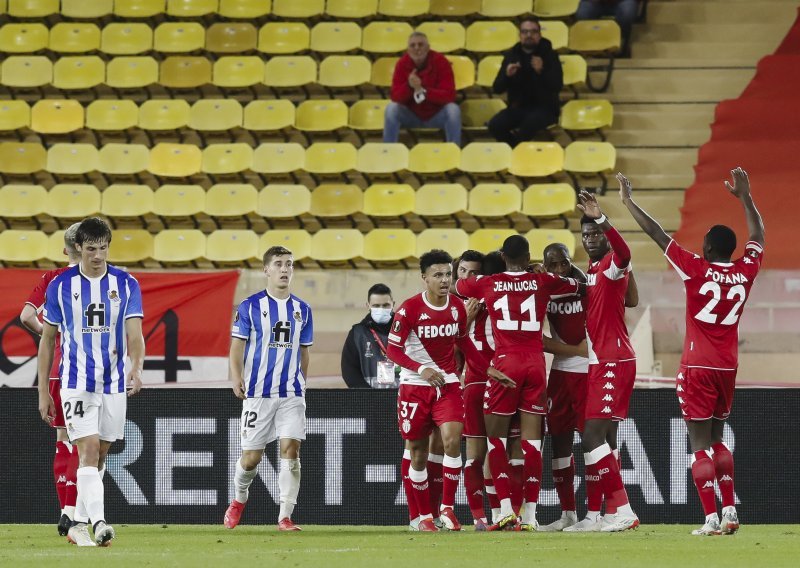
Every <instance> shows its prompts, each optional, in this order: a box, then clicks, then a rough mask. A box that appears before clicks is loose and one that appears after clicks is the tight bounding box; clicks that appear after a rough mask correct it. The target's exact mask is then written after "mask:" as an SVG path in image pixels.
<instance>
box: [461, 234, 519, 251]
mask: <svg viewBox="0 0 800 568" xmlns="http://www.w3.org/2000/svg"><path fill="white" fill-rule="evenodd" d="M518 234H519V233H518V232H517V231H515V230H514V229H478V230H477V231H475V232H474V233H472V234H471V235H470V236H469V248H471V249H473V250H476V251H478V252H482V253H483V254H486V253H489V252H492V251H496V250H500V247H502V246H503V241H505V240H506V239H507V238H508V237H510V236H512V235H518Z"/></svg>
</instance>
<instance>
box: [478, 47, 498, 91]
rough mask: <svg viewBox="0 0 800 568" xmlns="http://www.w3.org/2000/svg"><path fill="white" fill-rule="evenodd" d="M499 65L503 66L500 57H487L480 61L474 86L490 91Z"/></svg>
mask: <svg viewBox="0 0 800 568" xmlns="http://www.w3.org/2000/svg"><path fill="white" fill-rule="evenodd" d="M501 65H503V56H502V55H487V56H486V57H484V58H483V59H481V60H480V62H478V78H477V79H476V80H475V84H476V85H478V86H480V87H486V88H489V89H491V88H492V85H494V80H495V79H496V78H497V73H498V72H499V71H500V66H501Z"/></svg>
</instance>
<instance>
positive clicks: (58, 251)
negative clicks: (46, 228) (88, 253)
mask: <svg viewBox="0 0 800 568" xmlns="http://www.w3.org/2000/svg"><path fill="white" fill-rule="evenodd" d="M64 232H65V231H63V230H58V231H54V232H53V233H52V234H51V235H50V236H49V237H47V251H46V256H45V258H47V260H52V261H53V262H57V263H59V264H63V263H64V262H66V260H67V255H66V254H65V252H64Z"/></svg>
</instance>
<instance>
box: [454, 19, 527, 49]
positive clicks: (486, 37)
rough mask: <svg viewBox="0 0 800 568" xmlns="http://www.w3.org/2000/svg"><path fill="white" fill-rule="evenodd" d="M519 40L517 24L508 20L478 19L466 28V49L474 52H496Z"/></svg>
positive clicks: (509, 46)
mask: <svg viewBox="0 0 800 568" xmlns="http://www.w3.org/2000/svg"><path fill="white" fill-rule="evenodd" d="M518 41H519V30H518V29H517V26H515V25H514V24H513V23H511V22H509V21H487V20H479V21H477V22H474V23H472V24H470V26H469V27H468V28H467V44H466V45H467V49H468V50H469V51H473V52H476V53H497V52H499V51H505V50H507V49H510V48H511V47H512V46H513V45H514V44H515V43H517V42H518Z"/></svg>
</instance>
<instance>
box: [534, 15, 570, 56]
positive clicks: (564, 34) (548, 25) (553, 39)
mask: <svg viewBox="0 0 800 568" xmlns="http://www.w3.org/2000/svg"><path fill="white" fill-rule="evenodd" d="M539 26H541V28H542V37H543V38H545V39H549V40H550V43H552V44H553V49H555V50H556V51H558V50H562V49H566V48H567V44H568V43H569V35H570V31H569V28H568V27H567V24H565V23H564V22H560V21H558V20H543V21H541V22H539Z"/></svg>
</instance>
